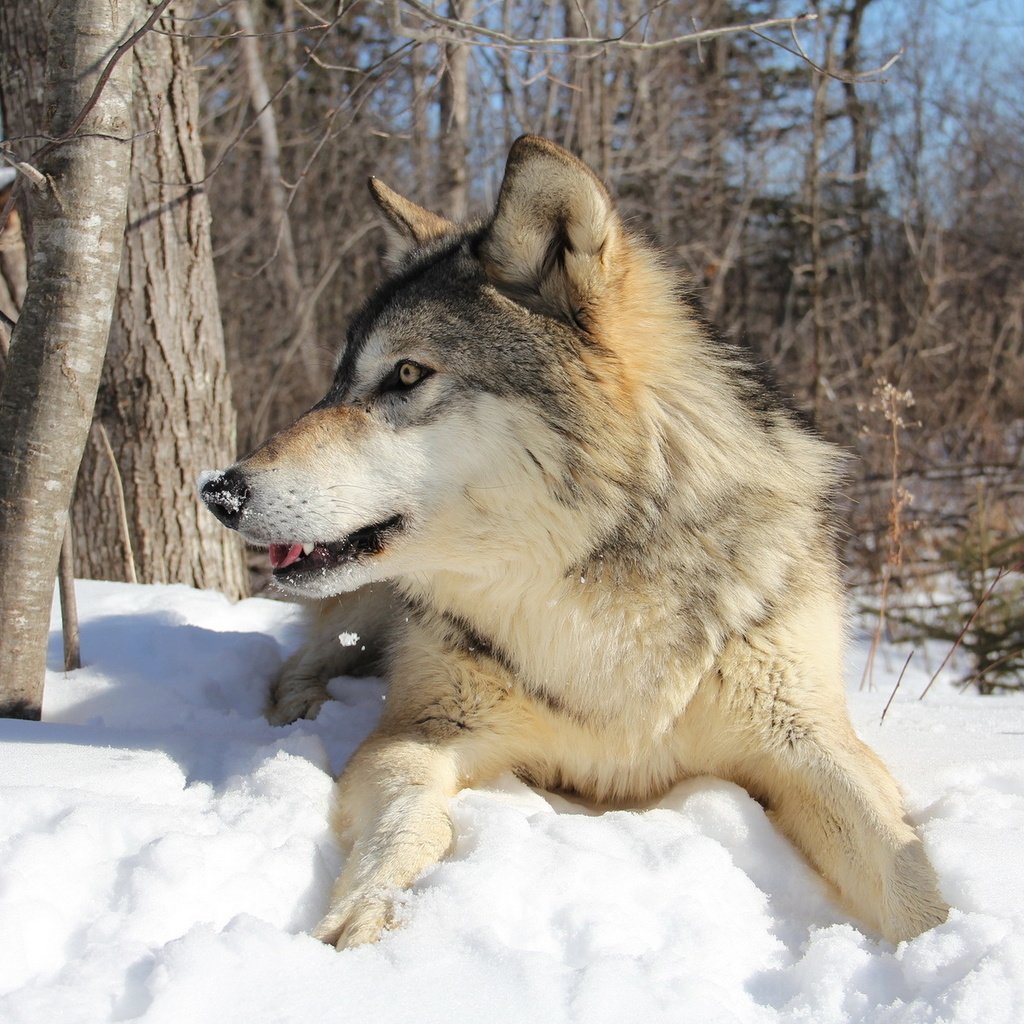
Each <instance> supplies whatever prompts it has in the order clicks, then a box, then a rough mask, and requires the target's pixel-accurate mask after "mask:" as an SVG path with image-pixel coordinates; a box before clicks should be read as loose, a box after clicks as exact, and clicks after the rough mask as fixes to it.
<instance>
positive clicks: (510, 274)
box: [479, 135, 623, 328]
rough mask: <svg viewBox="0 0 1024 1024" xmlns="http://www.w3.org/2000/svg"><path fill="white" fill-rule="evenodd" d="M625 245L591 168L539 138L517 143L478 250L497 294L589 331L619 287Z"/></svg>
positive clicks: (527, 137) (612, 207) (605, 192)
mask: <svg viewBox="0 0 1024 1024" xmlns="http://www.w3.org/2000/svg"><path fill="white" fill-rule="evenodd" d="M622 244H623V229H622V222H621V221H620V219H619V215H618V213H617V212H616V210H615V205H614V203H613V202H612V199H611V196H610V195H609V194H608V190H607V189H606V188H605V187H604V185H603V184H602V182H601V180H600V178H598V177H597V175H596V174H594V172H593V171H592V170H591V169H590V168H589V167H587V165H586V164H584V163H583V162H582V161H580V160H577V159H576V157H574V156H573V155H572V154H571V153H569V152H568V151H567V150H564V149H562V147H561V146H556V145H555V144H554V143H553V142H548V141H547V139H542V138H538V137H537V136H536V135H524V136H522V137H521V138H519V139H517V140H516V141H515V142H514V143H513V145H512V149H511V150H510V151H509V155H508V162H507V163H506V165H505V177H504V179H503V181H502V183H501V191H500V192H499V194H498V207H497V210H496V211H495V214H494V220H493V221H492V222H491V225H490V227H489V228H488V229H487V232H486V234H485V236H484V238H483V240H482V241H481V244H480V249H479V253H480V257H481V260H482V261H483V265H484V270H485V272H486V273H487V275H488V276H489V277H490V278H491V280H492V281H493V282H494V283H495V284H496V285H497V286H498V287H499V288H501V289H502V290H503V291H505V292H506V293H508V294H509V295H511V296H512V297H513V298H515V299H517V300H518V301H520V302H522V303H523V304H524V305H526V306H529V307H531V308H535V309H538V310H540V311H541V312H544V313H547V314H549V315H551V316H558V317H561V318H564V319H567V320H570V321H571V322H573V323H576V324H578V325H579V326H581V327H583V328H586V327H587V325H588V323H589V322H590V320H591V314H592V313H593V309H594V306H595V304H597V303H598V302H599V301H600V300H601V298H602V297H603V296H604V295H605V294H606V292H607V291H608V289H609V287H610V285H612V283H613V282H614V280H615V277H616V272H617V271H616V266H617V264H616V257H617V256H618V255H619V253H620V252H621V250H622Z"/></svg>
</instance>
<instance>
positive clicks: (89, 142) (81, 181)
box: [0, 0, 135, 718]
mask: <svg viewBox="0 0 1024 1024" xmlns="http://www.w3.org/2000/svg"><path fill="white" fill-rule="evenodd" d="M6 6H12V5H5V7H6ZM17 6H18V14H17V16H13V17H11V18H9V19H8V18H7V17H6V16H5V24H4V28H5V35H4V46H5V47H7V46H12V47H13V48H14V50H15V51H19V50H21V49H22V47H25V48H27V45H26V44H25V42H24V41H23V40H21V39H19V33H20V32H21V31H22V30H23V29H24V30H25V31H31V30H32V28H33V26H35V25H38V24H41V23H42V22H41V21H40V20H38V18H39V17H41V15H40V12H42V11H45V23H46V24H47V25H48V27H49V32H50V35H49V41H48V46H47V62H46V78H45V83H46V84H45V97H44V98H45V110H46V113H47V115H48V116H47V117H46V119H45V121H44V122H43V123H40V124H38V125H37V126H36V130H37V131H40V132H41V133H44V134H45V135H46V136H49V137H50V138H58V139H59V138H60V136H61V135H62V134H64V133H66V132H68V131H69V130H71V129H72V125H73V122H74V121H75V119H76V117H78V116H79V114H80V112H81V111H82V110H83V109H84V108H85V106H86V103H87V101H89V98H90V95H91V93H92V91H93V88H94V87H95V85H96V83H97V80H98V76H99V73H100V71H101V70H102V69H103V68H104V66H105V65H106V62H107V60H109V58H110V56H111V54H112V51H113V49H114V47H115V46H116V45H117V44H118V43H119V42H120V41H122V39H123V38H124V37H125V35H126V32H127V30H128V28H129V26H130V24H131V20H132V14H133V13H134V11H135V4H134V3H133V2H130V0H58V2H57V3H56V4H49V3H47V4H43V3H35V4H33V3H27V2H22V3H19V4H18V5H17ZM3 70H4V71H5V72H6V71H8V70H9V65H4V66H3ZM131 78H132V68H131V62H130V61H127V60H121V61H120V62H119V63H118V64H117V66H116V67H115V68H114V70H113V72H112V74H111V76H110V78H109V80H108V81H107V83H106V86H105V88H104V89H103V90H102V92H101V94H100V95H99V97H98V99H97V101H96V102H95V104H94V105H93V106H92V107H91V109H90V110H89V111H88V113H87V114H86V116H85V118H84V120H83V121H82V123H81V125H80V126H79V129H78V131H77V132H76V134H75V135H74V136H73V137H72V138H71V140H70V141H67V142H57V143H56V144H51V145H49V146H47V147H44V150H42V151H40V153H39V154H37V157H36V163H37V165H38V169H39V170H40V171H41V172H43V173H44V174H45V175H46V176H47V183H46V184H45V185H43V186H41V187H33V186H29V187H30V188H31V196H30V200H29V210H30V213H31V218H30V219H31V238H32V250H31V251H32V258H31V260H30V264H29V279H28V290H27V292H26V295H25V302H24V305H23V306H22V310H21V315H20V317H19V319H18V326H17V327H16V328H15V330H14V333H13V336H12V339H11V348H10V353H9V360H8V364H7V372H6V374H5V376H4V382H3V387H2V389H0V521H2V523H3V528H2V530H0V715H5V716H8V717H11V716H13V717H24V718H38V717H39V715H40V712H41V708H42V696H43V680H44V673H45V667H46V638H47V633H48V631H49V624H50V608H51V605H52V602H53V589H54V580H55V578H56V572H57V558H58V555H59V553H60V545H61V540H62V538H63V536H64V530H65V526H66V524H67V515H68V505H69V503H70V499H71V491H72V487H73V485H74V481H75V475H76V473H77V471H78V465H79V462H80V461H81V458H82V449H83V447H84V445H85V439H86V435H87V433H88V430H89V423H90V421H91V419H92V411H93V405H94V403H95V399H96V388H97V385H98V383H99V377H100V370H101V368H102V366H103V355H104V352H105V350H106V343H107V334H108V332H109V330H110V316H111V310H112V309H113V304H114V295H115V291H116V288H117V275H118V268H119V265H120V260H121V240H122V236H123V234H124V216H125V204H126V200H127V189H128V170H129V163H128V161H129V156H130V152H129V147H128V146H127V145H126V144H125V143H124V141H122V140H124V139H126V138H127V137H128V134H129V132H130V123H131V118H130V114H131ZM9 84H10V83H9V82H8V81H6V80H5V81H4V82H3V89H4V94H5V96H9V95H10V92H9V89H8V86H9ZM6 108H7V100H6V99H5V109H6ZM12 127H13V125H12Z"/></svg>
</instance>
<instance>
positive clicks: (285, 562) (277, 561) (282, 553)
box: [270, 544, 302, 569]
mask: <svg viewBox="0 0 1024 1024" xmlns="http://www.w3.org/2000/svg"><path fill="white" fill-rule="evenodd" d="M301 554H302V545H301V544H290V545H289V544H271V545H270V564H271V566H272V567H273V568H275V569H284V568H285V567H287V566H289V565H291V564H292V562H297V561H298V559H299V555H301Z"/></svg>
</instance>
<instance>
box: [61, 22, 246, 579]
mask: <svg viewBox="0 0 1024 1024" xmlns="http://www.w3.org/2000/svg"><path fill="white" fill-rule="evenodd" d="M190 8H191V4H172V5H171V7H170V8H169V9H168V10H169V12H174V13H176V14H177V15H179V16H183V15H187V14H189V13H190ZM143 13H145V11H144V12H143ZM161 27H162V28H164V29H167V30H169V31H166V32H160V31H153V32H149V33H147V34H146V35H145V36H144V37H143V38H142V39H141V40H140V41H139V42H138V43H137V44H136V46H135V48H134V50H133V51H132V56H131V58H128V57H126V58H125V60H126V61H127V60H129V59H131V60H132V61H133V62H134V66H135V84H134V109H133V125H134V141H133V143H132V171H131V186H130V189H129V193H128V227H127V231H126V233H125V238H124V250H123V252H124V255H123V257H122V261H121V277H120V283H119V286H118V290H117V302H116V307H115V311H114V318H113V323H112V324H111V329H110V341H109V345H108V350H107V359H106V362H105V364H104V368H103V376H102V379H101V383H100V390H99V396H98V400H97V404H96V422H95V424H94V426H93V430H92V434H91V437H90V443H89V444H88V446H87V448H86V451H85V457H84V459H83V461H82V469H81V472H80V474H79V479H78V488H77V491H76V495H75V504H74V514H73V516H72V520H73V524H74V531H75V560H76V571H77V573H78V574H79V575H81V576H89V577H93V578H98V579H120V580H131V579H133V578H134V577H135V576H136V574H137V578H138V579H139V580H141V581H142V582H145V583H187V584H190V585H193V586H197V587H204V588H210V589H214V590H220V591H222V592H223V593H225V594H227V595H228V596H229V597H231V598H239V597H243V596H245V594H246V593H247V592H248V579H247V571H246V567H245V564H244V559H243V552H242V546H241V544H240V543H239V542H238V541H237V540H236V538H235V536H234V535H233V534H231V533H230V532H229V531H227V530H224V529H223V528H222V527H221V526H220V524H219V523H217V521H216V520H215V519H213V517H212V516H210V515H208V514H207V513H206V511H205V510H204V509H201V507H200V504H199V502H198V501H197V500H196V494H195V479H196V476H197V474H198V473H199V472H200V470H202V469H205V468H209V467H212V466H222V465H226V464H227V463H229V462H231V461H232V460H233V459H234V457H235V455H236V454H237V453H236V451H235V413H234V407H233V405H232V400H231V385H230V381H229V379H228V373H227V365H226V357H225V353H224V336H223V332H222V330H221V321H220V312H219V309H218V300H217V284H216V280H215V278H214V271H213V256H212V251H211V244H210V212H209V205H208V203H207V198H206V193H205V191H204V189H203V186H202V184H201V183H202V180H203V178H204V176H205V167H204V162H203V154H202V149H201V146H200V140H199V135H198V125H199V111H198V96H197V92H196V87H195V82H194V78H193V74H192V63H191V57H190V53H189V47H188V41H187V40H186V39H184V38H182V37H181V36H180V35H177V34H174V32H173V28H174V22H173V21H172V19H171V17H170V15H166V16H165V18H164V19H161V22H159V23H158V25H157V28H158V29H159V28H161ZM104 435H105V436H104ZM108 442H109V447H108ZM112 456H113V457H112ZM115 460H116V465H115V464H114V463H115ZM122 501H123V511H124V520H126V522H123V521H122V516H121V506H122ZM125 532H127V534H128V537H129V538H130V543H128V544H126V543H125V538H124V533H125ZM126 549H127V550H126ZM133 570H134V571H133Z"/></svg>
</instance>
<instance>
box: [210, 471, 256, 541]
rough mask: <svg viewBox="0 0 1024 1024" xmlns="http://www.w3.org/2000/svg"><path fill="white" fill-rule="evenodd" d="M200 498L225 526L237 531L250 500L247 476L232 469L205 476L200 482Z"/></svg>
mask: <svg viewBox="0 0 1024 1024" xmlns="http://www.w3.org/2000/svg"><path fill="white" fill-rule="evenodd" d="M199 497H200V498H202V499H203V501H204V502H205V503H206V507H207V508H208V509H209V510H210V511H211V512H212V513H213V514H214V515H215V516H216V517H217V518H218V519H219V520H220V521H221V522H222V523H223V524H224V525H225V526H227V527H230V528H231V529H232V530H237V529H238V521H239V520H240V519H241V518H242V513H243V512H244V511H245V505H246V502H247V501H248V500H249V485H248V484H247V483H246V481H245V476H244V475H243V474H242V473H240V472H239V471H238V470H237V469H235V468H234V467H232V468H231V469H227V470H225V471H224V472H223V473H210V474H203V477H202V478H201V479H200V482H199Z"/></svg>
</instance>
